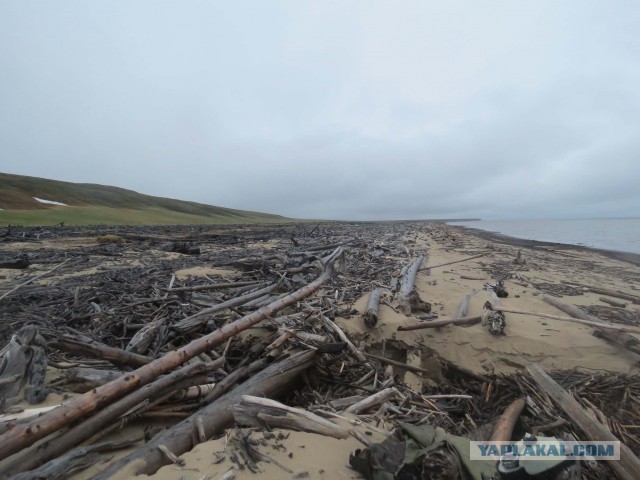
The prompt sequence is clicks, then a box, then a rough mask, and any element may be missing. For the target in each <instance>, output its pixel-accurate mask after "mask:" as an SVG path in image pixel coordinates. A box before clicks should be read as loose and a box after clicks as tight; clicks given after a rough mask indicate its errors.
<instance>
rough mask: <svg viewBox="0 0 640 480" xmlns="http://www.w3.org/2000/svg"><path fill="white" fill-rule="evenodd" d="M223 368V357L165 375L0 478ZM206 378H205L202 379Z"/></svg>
mask: <svg viewBox="0 0 640 480" xmlns="http://www.w3.org/2000/svg"><path fill="white" fill-rule="evenodd" d="M223 364H224V357H223V358H220V359H218V360H216V361H215V362H212V363H211V364H208V365H207V364H204V363H193V364H190V365H187V366H185V367H182V368H180V369H179V370H176V371H175V372H172V373H170V374H168V375H165V376H163V377H160V378H159V379H158V380H156V381H155V382H153V383H149V384H147V385H145V386H143V387H142V388H140V389H139V390H136V391H135V392H133V393H131V394H129V395H127V396H125V397H123V398H122V399H120V400H118V401H116V402H114V403H112V404H111V405H108V406H107V407H106V408H104V409H103V410H101V411H100V412H98V413H96V414H95V415H93V416H92V417H89V418H88V419H86V420H85V421H83V422H81V423H79V424H78V425H75V426H74V427H72V428H71V429H69V430H67V431H65V432H64V433H62V434H61V435H59V436H57V437H55V438H53V439H52V440H49V441H45V442H43V443H40V444H38V445H36V446H33V447H31V448H29V449H27V450H25V451H23V452H21V453H20V454H19V455H18V456H17V457H16V458H15V459H12V460H11V462H9V463H7V464H6V465H4V466H3V467H2V468H1V469H0V477H6V476H11V475H14V474H16V473H17V472H22V471H25V470H29V469H32V468H35V467H38V466H40V465H41V464H42V463H44V462H46V461H48V460H49V459H52V458H55V457H56V456H58V455H61V454H63V453H64V452H66V451H67V450H68V449H69V448H73V447H74V446H76V445H78V444H80V443H81V442H83V441H85V440H86V439H88V438H90V437H91V436H92V435H94V434H95V433H97V432H99V431H100V430H102V429H103V428H104V427H106V426H108V425H110V424H112V423H113V422H117V421H118V418H119V417H120V416H121V415H124V414H125V413H127V412H129V410H131V409H132V408H134V407H135V406H136V405H139V404H140V403H141V402H145V401H147V400H149V399H153V398H155V397H157V396H159V395H161V394H163V392H166V390H167V389H169V388H171V387H172V386H174V385H176V384H178V383H179V382H182V381H183V380H185V379H186V380H189V379H192V381H193V379H195V381H198V379H199V378H200V376H201V375H202V374H204V373H206V372H207V371H212V370H215V369H217V368H219V367H220V366H221V365H223ZM205 378H206V377H205Z"/></svg>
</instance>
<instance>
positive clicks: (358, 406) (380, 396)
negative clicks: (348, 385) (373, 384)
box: [344, 387, 398, 414]
mask: <svg viewBox="0 0 640 480" xmlns="http://www.w3.org/2000/svg"><path fill="white" fill-rule="evenodd" d="M397 393H398V391H397V390H396V389H395V388H394V387H389V388H385V389H384V390H380V391H379V392H376V393H374V394H373V395H370V396H368V397H367V398H364V399H362V400H360V401H359V402H357V403H354V404H353V405H351V406H350V407H348V408H347V409H346V410H345V411H344V412H345V413H355V414H358V413H360V412H364V411H366V410H368V409H370V408H373V407H375V406H378V405H382V404H383V403H384V402H386V401H387V400H389V399H390V398H391V397H394V396H395V395H396V394H397Z"/></svg>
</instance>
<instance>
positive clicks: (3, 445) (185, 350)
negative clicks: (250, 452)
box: [0, 248, 343, 460]
mask: <svg viewBox="0 0 640 480" xmlns="http://www.w3.org/2000/svg"><path fill="white" fill-rule="evenodd" d="M342 255H343V249H342V248H338V249H336V250H335V251H334V252H333V253H332V254H331V255H330V256H329V257H327V259H326V260H325V262H326V263H325V269H324V271H323V272H322V274H321V275H320V276H319V277H318V278H317V279H316V280H314V281H313V282H311V283H309V284H308V285H306V286H304V287H302V288H300V289H299V290H296V291H295V292H293V293H291V294H289V295H287V296H286V297H284V298H281V299H279V300H277V301H275V302H273V303H271V304H269V305H267V306H265V307H262V308H260V309H259V310H256V311H255V312H253V313H251V314H249V315H246V316H244V317H242V318H240V319H238V320H236V321H234V322H232V323H229V324H226V325H225V326H223V327H222V328H220V329H218V330H215V331H213V332H211V333H210V334H208V335H205V336H202V337H200V338H197V339H195V340H193V341H191V342H190V343H188V344H187V345H185V346H183V347H182V348H179V349H177V350H173V351H171V352H169V353H167V354H165V355H164V356H162V357H160V358H158V359H156V360H153V361H152V362H150V363H148V364H147V365H144V366H143V367H140V368H139V369H137V370H135V371H134V372H132V373H130V374H129V375H125V376H122V377H120V378H119V379H117V380H114V381H113V382H111V383H108V384H106V385H103V386H102V387H98V388H96V389H95V390H92V391H90V392H87V393H85V394H84V395H82V396H80V397H78V398H76V399H74V400H72V401H70V402H69V403H68V404H66V405H63V406H60V407H58V408H56V409H55V410H52V411H51V412H48V413H45V414H44V415H43V416H42V417H40V418H39V419H38V421H37V422H35V421H34V422H29V423H28V424H25V425H24V426H17V427H15V428H14V429H12V430H9V431H8V432H5V433H4V434H2V435H0V460H1V459H4V458H7V457H8V456H10V455H12V454H14V453H16V452H18V451H20V450H22V449H23V448H25V447H28V446H29V445H33V443H35V442H36V441H38V440H39V439H41V438H43V437H45V436H47V435H49V434H50V433H53V432H55V431H57V430H59V429H60V428H62V427H63V426H65V425H68V424H69V423H71V422H72V421H74V420H76V419H78V418H80V417H82V416H83V415H86V414H87V413H90V412H92V411H94V410H95V409H96V408H100V407H101V406H103V405H105V404H107V403H109V402H111V401H113V399H115V398H118V397H120V396H122V395H124V394H126V393H128V392H130V391H131V390H134V389H135V388H138V387H140V386H142V385H146V384H147V383H149V382H151V381H152V380H154V379H155V378H157V377H158V375H161V374H162V373H165V372H167V371H169V370H172V369H174V368H176V367H177V366H179V365H182V364H183V363H184V362H186V361H188V360H191V359H192V358H193V357H195V356H197V355H199V354H201V353H204V352H207V351H210V350H211V349H212V348H213V347H215V346H216V345H219V344H221V343H223V342H225V341H226V340H227V339H229V338H230V337H232V336H234V335H236V334H238V333H240V332H242V331H244V330H246V329H247V328H250V327H252V326H253V325H255V324H256V323H258V322H260V321H262V320H264V319H265V318H268V317H271V316H273V315H274V314H275V313H276V312H278V311H279V310H281V309H283V308H285V307H287V306H289V305H291V304H292V303H295V302H298V301H300V300H302V299H303V298H305V297H307V296H309V295H311V294H312V293H313V292H315V291H316V290H317V289H318V288H320V286H321V285H323V284H324V283H325V282H326V281H327V280H329V279H330V278H331V277H332V276H333V274H334V268H333V265H334V263H335V262H336V261H337V260H339V259H340V258H342Z"/></svg>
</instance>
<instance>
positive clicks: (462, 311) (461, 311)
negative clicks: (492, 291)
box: [455, 289, 480, 318]
mask: <svg viewBox="0 0 640 480" xmlns="http://www.w3.org/2000/svg"><path fill="white" fill-rule="evenodd" d="M479 291H480V290H478V289H475V290H472V291H470V292H469V293H467V294H466V295H465V296H464V298H463V299H462V301H461V302H460V305H459V306H458V312H457V313H456V316H455V318H464V317H466V316H467V312H468V311H469V300H471V298H472V297H473V296H474V295H475V294H476V293H478V292H479Z"/></svg>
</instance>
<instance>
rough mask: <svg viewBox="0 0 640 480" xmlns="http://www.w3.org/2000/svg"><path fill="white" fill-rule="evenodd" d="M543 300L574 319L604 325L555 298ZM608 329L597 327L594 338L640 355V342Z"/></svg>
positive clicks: (548, 297) (544, 297)
mask: <svg viewBox="0 0 640 480" xmlns="http://www.w3.org/2000/svg"><path fill="white" fill-rule="evenodd" d="M542 299H543V300H544V301H545V302H547V303H548V304H550V305H553V306H554V307H556V308H558V309H560V310H562V311H563V312H565V313H567V314H569V315H571V316H572V317H575V318H579V319H581V320H586V321H589V322H592V323H594V324H602V323H603V322H602V320H600V319H599V318H597V317H594V316H593V315H589V314H588V313H585V312H583V311H582V310H580V309H579V308H577V307H575V306H573V305H569V304H568V303H564V302H562V301H560V300H558V299H557V298H555V297H550V296H548V295H544V296H543V297H542ZM604 326H605V327H606V328H601V327H595V328H596V330H595V332H594V333H593V334H594V336H596V337H599V338H604V339H606V340H608V341H610V342H612V343H615V344H617V345H620V346H621V347H623V348H625V349H627V350H629V351H630V352H634V353H636V354H638V355H640V341H639V340H638V339H637V338H636V337H634V336H633V335H630V334H628V333H626V332H623V331H621V330H615V331H614V330H613V329H611V328H610V327H609V325H608V324H605V325H604Z"/></svg>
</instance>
